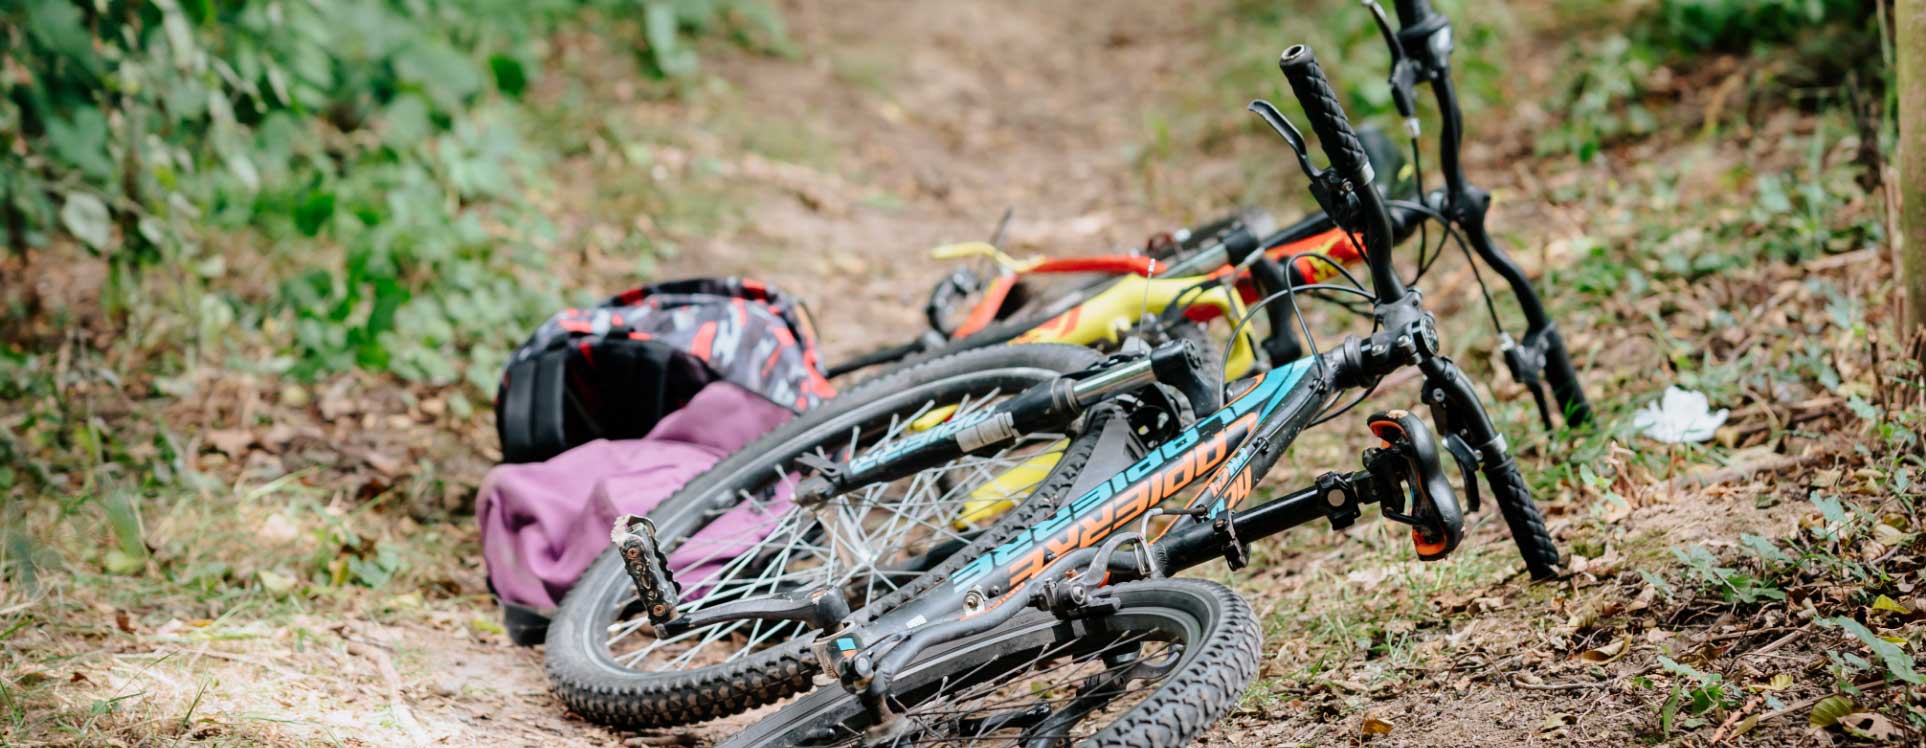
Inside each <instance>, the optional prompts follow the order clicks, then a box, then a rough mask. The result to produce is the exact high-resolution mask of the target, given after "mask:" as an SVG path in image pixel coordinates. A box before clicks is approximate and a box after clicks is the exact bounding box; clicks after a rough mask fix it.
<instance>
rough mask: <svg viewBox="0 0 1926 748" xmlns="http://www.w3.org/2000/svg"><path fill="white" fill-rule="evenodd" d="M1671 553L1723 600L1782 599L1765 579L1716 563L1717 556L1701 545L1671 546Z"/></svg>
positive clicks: (1779, 592)
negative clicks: (1681, 547)
mask: <svg viewBox="0 0 1926 748" xmlns="http://www.w3.org/2000/svg"><path fill="white" fill-rule="evenodd" d="M1672 555H1673V556H1674V557H1676V558H1677V559H1678V560H1679V562H1680V563H1682V564H1684V565H1685V567H1686V568H1687V569H1690V570H1691V571H1692V573H1693V575H1695V576H1697V577H1698V578H1699V581H1700V582H1703V583H1704V584H1705V585H1706V586H1707V587H1711V588H1714V589H1717V590H1718V591H1719V594H1720V595H1721V596H1723V597H1724V598H1725V600H1726V602H1732V603H1741V604H1745V605H1752V604H1756V603H1758V602H1759V601H1761V600H1784V599H1786V593H1785V592H1783V591H1781V590H1780V589H1779V588H1778V587H1775V586H1773V585H1772V584H1771V583H1769V582H1766V581H1765V580H1762V579H1759V578H1758V577H1755V576H1753V575H1751V574H1747V573H1744V572H1741V571H1738V570H1736V569H1733V568H1730V567H1726V566H1720V565H1719V560H1718V558H1716V557H1714V556H1713V555H1712V552H1711V551H1708V550H1706V549H1705V547H1704V546H1697V545H1695V546H1692V547H1690V548H1686V549H1679V548H1673V549H1672Z"/></svg>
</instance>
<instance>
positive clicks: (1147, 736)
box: [724, 579, 1261, 748]
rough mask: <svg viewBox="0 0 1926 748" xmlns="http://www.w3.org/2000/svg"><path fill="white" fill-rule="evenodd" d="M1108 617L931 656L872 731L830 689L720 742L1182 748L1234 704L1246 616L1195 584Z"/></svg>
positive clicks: (1043, 624)
mask: <svg viewBox="0 0 1926 748" xmlns="http://www.w3.org/2000/svg"><path fill="white" fill-rule="evenodd" d="M1104 592H1105V593H1107V594H1111V595H1115V596H1116V598H1117V600H1118V601H1119V603H1120V604H1121V605H1120V607H1119V608H1118V609H1117V611H1116V612H1114V613H1106V614H1104V615H1102V616H1093V617H1091V618H1088V619H1079V620H1072V621H1060V620H1057V619H1056V618H1055V617H1054V616H1050V615H1046V614H1043V613H1036V612H1026V613H1024V614H1022V615H1020V616H1019V617H1017V618H1015V619H1013V620H1012V622H1011V623H1009V624H1007V625H1005V626H1002V627H1000V628H998V629H996V630H993V631H990V632H987V633H984V634H981V635H978V636H974V637H969V638H966V639H963V640H959V641H956V642H951V643H949V644H946V645H943V646H941V647H937V648H933V649H932V650H930V651H929V652H928V653H925V654H924V655H923V656H922V657H921V658H919V659H918V660H917V661H916V662H914V663H912V664H910V665H909V666H908V667H906V668H904V669H903V671H902V672H901V673H899V674H898V675H897V676H896V679H895V681H894V687H893V688H892V694H891V696H892V699H891V701H892V703H891V706H892V709H893V710H894V711H895V712H896V714H897V715H898V716H897V717H896V718H895V719H894V721H892V722H890V723H888V724H886V725H878V724H876V723H875V722H874V721H873V720H872V719H871V718H870V716H869V713H868V712H867V711H866V710H864V709H863V707H862V705H861V703H860V702H859V701H858V700H857V698H856V697H855V696H852V695H850V694H848V693H846V692H844V691H842V690H841V689H837V688H825V689H822V690H820V691H818V692H817V693H815V694H813V695H811V696H809V697H807V698H805V699H803V700H802V701H798V702H796V703H794V704H791V705H789V706H787V707H785V708H783V709H782V710H781V711H778V712H776V713H775V714H772V715H770V716H768V717H766V718H764V719H763V720H761V721H760V722H758V723H756V725H755V726H754V727H752V728H750V730H749V731H748V732H746V733H743V734H742V735H739V736H737V737H736V738H735V739H733V740H731V741H729V742H727V743H725V744H724V745H725V746H727V747H728V748H749V747H750V746H757V747H761V746H859V745H881V746H912V745H915V746H922V745H941V746H993V745H994V746H1032V745H1051V746H1056V745H1065V746H1067V745H1076V746H1118V747H1123V746H1130V747H1132V748H1149V747H1151V746H1159V747H1161V746H1178V745H1186V744H1188V743H1190V741H1192V740H1193V739H1195V738H1196V737H1197V735H1198V733H1201V732H1203V731H1204V730H1205V729H1206V728H1208V727H1209V726H1210V725H1211V723H1213V722H1215V721H1216V720H1218V719H1219V718H1222V717H1223V716H1224V715H1225V714H1226V713H1228V712H1229V711H1230V709H1231V707H1232V706H1233V705H1235V704H1236V701H1237V697H1238V695H1239V694H1241V693H1243V690H1244V688H1245V687H1246V686H1248V685H1249V684H1250V681H1251V678H1252V676H1253V675H1254V674H1255V672H1256V670H1257V660H1258V657H1259V649H1260V645H1261V637H1260V636H1259V634H1258V627H1257V620H1256V617H1255V616H1254V615H1253V614H1252V613H1251V609H1250V606H1249V605H1248V604H1247V603H1245V602H1244V600H1243V599H1242V598H1239V597H1238V596H1237V595H1236V594H1235V593H1233V592H1231V591H1230V590H1229V589H1226V588H1225V587H1223V586H1222V585H1218V584H1215V583H1212V582H1205V581H1202V580H1193V579H1165V580H1154V581H1143V582H1130V583H1125V584H1120V585H1116V586H1114V587H1111V588H1108V589H1106V590H1105V591H1104Z"/></svg>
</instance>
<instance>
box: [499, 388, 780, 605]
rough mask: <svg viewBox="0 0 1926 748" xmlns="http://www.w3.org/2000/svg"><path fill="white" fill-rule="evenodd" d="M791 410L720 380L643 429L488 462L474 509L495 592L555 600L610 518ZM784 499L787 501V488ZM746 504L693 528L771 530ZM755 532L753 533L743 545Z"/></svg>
mask: <svg viewBox="0 0 1926 748" xmlns="http://www.w3.org/2000/svg"><path fill="white" fill-rule="evenodd" d="M792 417H794V414H793V413H791V412H790V411H789V409H787V408H784V407H782V406H780V405H776V404H775V403H772V402H770V401H768V400H767V399H764V398H763V397H761V396H759V395H756V394H754V393H751V392H749V391H748V390H745V389H743V388H741V387H739V386H737V385H735V384H732V383H730V382H727V381H716V382H712V383H710V384H709V385H708V386H707V387H704V388H703V389H702V391H701V392H699V393H697V394H696V396H695V398H694V399H691V400H690V401H689V404H688V405H687V406H685V407H683V408H682V409H681V410H677V411H676V412H674V413H671V414H669V415H668V416H667V417H665V418H663V419H662V421H661V422H660V423H658V424H656V427H655V429H654V430H652V431H650V432H649V434H648V436H646V437H643V438H641V439H625V440H620V441H609V440H606V439H598V440H596V441H592V442H588V443H586V444H583V445H581V446H578V447H575V448H574V449H570V450H568V451H567V452H563V453H562V454H560V455H557V456H555V457H553V458H551V459H549V460H548V461H546V462H536V463H524V464H515V465H499V466H496V467H495V468H493V469H491V470H489V471H488V475H487V476H486V477H484V478H483V479H482V486H481V491H480V496H479V498H478V499H477V505H476V509H475V514H476V517H477V518H478V519H479V520H480V522H481V531H482V559H483V560H484V561H485V562H487V564H488V580H489V582H490V583H492V584H493V586H494V588H495V594H496V595H499V596H500V597H501V599H502V600H503V601H505V602H510V603H516V604H518V605H525V606H529V607H533V608H543V609H546V608H553V607H555V605H556V604H557V603H558V602H559V601H560V600H561V599H562V595H563V594H564V593H566V592H567V591H568V588H569V587H570V586H573V585H574V584H575V580H576V579H577V578H579V577H580V576H581V575H582V572H583V571H586V570H587V569H588V567H589V564H590V563H592V562H594V560H595V557H596V555H597V554H600V553H601V552H602V549H604V548H606V547H608V544H609V527H610V526H612V525H613V524H614V523H615V518H616V517H617V516H620V515H622V514H646V513H648V511H649V510H650V509H654V508H655V505H657V504H660V503H662V500H663V499H666V498H668V497H669V495H670V494H672V493H675V491H676V489H678V488H681V487H682V485H683V484H684V483H687V482H689V480H690V479H692V478H694V477H696V476H697V475H700V474H702V472H703V471H705V470H708V469H709V468H710V466H712V465H714V464H716V463H717V462H719V461H720V460H721V459H722V458H723V457H725V456H727V455H728V454H729V453H731V452H734V451H736V450H738V449H741V448H742V447H744V446H745V445H747V444H748V443H749V442H751V441H753V440H754V439H755V438H756V437H758V436H761V435H763V434H766V433H768V432H769V431H770V430H772V429H774V428H775V427H777V426H780V425H782V424H783V423H784V422H786V421H788V420H789V419H790V418H792ZM780 500H782V501H785V502H786V501H787V496H786V495H785V496H782V497H780ZM745 508H747V509H750V510H751V511H749V512H744V511H743V509H744V508H738V509H737V510H735V511H731V512H729V513H728V514H726V515H724V516H723V517H722V518H721V519H720V520H718V521H717V522H714V523H711V524H710V526H709V527H708V528H705V529H704V530H703V531H702V532H701V533H699V534H698V536H697V537H698V538H700V537H702V536H705V535H707V536H711V537H715V536H718V535H721V534H722V533H724V532H725V531H727V532H734V533H745V534H744V535H743V536H742V537H745V538H749V537H750V536H749V535H747V534H746V533H750V532H753V531H755V530H756V528H757V527H758V526H761V527H762V528H763V529H762V532H763V533H764V534H767V532H768V526H769V525H770V524H771V523H772V522H773V519H770V518H768V517H760V516H758V515H757V514H756V513H755V512H754V511H753V509H754V508H753V507H745ZM738 514H741V515H742V516H740V517H738V516H737V515H738ZM719 526H721V527H719ZM759 539H760V536H755V537H753V538H751V539H748V540H747V542H746V543H744V544H743V547H744V548H746V547H748V546H749V545H753V544H754V543H755V541H756V540H759ZM692 540H693V539H692ZM690 545H696V544H694V543H691V544H690ZM703 545H704V547H707V548H710V549H714V548H715V546H714V545H711V544H703ZM737 552H740V549H738V551H737ZM678 555H680V554H678ZM704 555H714V556H715V558H713V559H711V560H709V561H708V562H707V563H708V564H720V563H721V562H722V561H726V560H727V559H726V557H723V556H721V555H720V554H714V553H704ZM697 560H699V559H689V558H684V559H682V561H683V563H693V562H694V561H697ZM670 567H671V568H677V563H676V561H675V560H674V559H672V560H671V562H670ZM697 573H701V572H700V571H698V572H697Z"/></svg>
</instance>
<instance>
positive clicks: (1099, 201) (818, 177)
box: [648, 0, 1207, 357]
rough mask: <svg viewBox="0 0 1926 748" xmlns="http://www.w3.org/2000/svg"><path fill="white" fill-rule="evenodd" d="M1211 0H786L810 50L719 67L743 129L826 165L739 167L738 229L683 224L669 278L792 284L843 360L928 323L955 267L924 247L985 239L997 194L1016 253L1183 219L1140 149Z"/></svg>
mask: <svg viewBox="0 0 1926 748" xmlns="http://www.w3.org/2000/svg"><path fill="white" fill-rule="evenodd" d="M1203 5H1207V4H1206V3H1198V2H1174V3H1173V2H1138V1H1131V2H1115V3H1098V4H1088V3H1071V2H987V3H938V2H915V3H903V2H889V1H887V0H875V1H872V0H863V1H860V2H847V3H787V4H785V6H784V9H785V12H786V14H787V16H786V17H787V18H788V19H789V22H790V25H791V28H792V31H793V34H794V35H795V37H796V39H797V40H798V42H799V43H800V44H801V46H802V47H803V48H804V49H805V50H807V51H806V52H805V53H804V56H803V58H802V59H799V60H783V59H772V58H766V57H747V56H734V57H731V58H730V59H727V60H724V61H719V64H718V66H717V67H718V68H720V69H719V70H718V71H717V73H716V74H717V75H719V76H720V77H722V78H723V79H725V80H727V81H729V82H730V83H731V84H733V85H734V86H738V87H740V90H739V92H738V93H737V95H736V96H734V97H732V101H733V102H735V103H737V104H739V105H741V106H742V108H743V109H744V111H742V112H739V113H733V114H731V115H728V119H730V120H732V122H733V126H734V127H737V128H750V129H755V130H762V129H773V130H797V131H801V132H804V133H808V134H809V135H808V137H809V138H811V139H812V140H814V141H816V142H817V143H818V144H819V145H818V146H817V151H816V152H815V153H813V154H811V155H812V156H813V157H814V158H812V159H811V160H814V161H816V162H817V163H815V164H813V165H809V166H802V165H797V164H792V163H779V162H772V161H769V160H767V159H761V158H754V157H752V159H751V160H749V161H747V162H745V163H743V164H741V166H740V169H741V171H742V172H745V173H748V174H751V175H753V176H754V177H756V181H758V182H760V183H761V185H762V186H763V187H765V188H766V189H765V190H764V191H763V194H762V195H761V199H759V200H756V201H755V202H754V203H753V204H752V205H751V206H750V207H749V208H748V209H747V211H746V214H745V221H744V225H743V227H742V230H740V231H739V232H737V233H735V234H734V235H732V236H727V237H720V238H707V237H692V238H691V240H690V241H689V242H688V243H687V245H686V246H685V249H684V250H683V251H682V252H681V253H680V254H679V255H678V256H677V257H676V258H675V259H673V260H671V261H669V262H668V263H666V264H665V267H664V273H665V274H667V275H671V276H673V275H683V274H713V273H743V274H750V275H754V276H757V277H761V278H765V279H768V280H770V281H773V282H775V283H776V284H778V285H781V286H784V287H787V288H792V289H795V290H796V291H797V292H798V293H800V294H802V295H803V296H805V297H806V299H807V301H808V303H809V304H810V306H811V308H812V310H813V311H814V312H815V313H816V315H817V317H818V319H819V321H820V322H821V327H822V328H823V330H824V331H825V332H824V335H823V338H824V341H825V345H826V346H827V347H828V349H829V352H830V353H831V354H832V357H834V356H836V355H841V354H848V353H853V352H857V351H861V350H863V349H866V348H870V347H875V346H878V345H881V344H885V343H894V342H900V341H902V340H905V339H907V338H908V337H909V336H912V335H914V334H916V333H917V332H918V331H920V330H921V329H922V327H923V323H922V321H921V317H920V316H919V310H920V309H921V306H922V302H923V300H924V297H925V295H926V294H927V293H928V289H929V286H930V283H932V282H933V281H934V280H935V279H936V278H938V277H940V276H941V275H942V274H943V273H944V272H945V271H946V269H945V268H944V267H943V266H942V265H941V264H939V263H935V262H932V261H930V260H929V259H928V255H927V250H928V249H929V248H930V247H933V246H936V245H938V244H943V243H948V242H956V241H965V240H978V239H984V238H987V236H988V235H989V233H990V231H991V229H992V227H993V225H994V224H995V222H996V220H997V217H998V216H999V215H1000V214H1001V213H1002V212H1003V210H1004V208H1005V207H1012V208H1014V209H1015V220H1014V221H1013V223H1012V225H1011V228H1010V232H1009V236H1008V238H1009V245H1010V246H1011V247H1012V248H1013V249H1014V250H1031V251H1036V250H1040V249H1043V248H1050V249H1052V250H1053V251H1059V252H1061V251H1094V250H1100V249H1105V248H1111V247H1121V246H1135V245H1137V244H1140V243H1141V241H1142V240H1143V238H1144V237H1145V236H1147V235H1148V234H1149V233H1150V232H1151V231H1153V230H1156V229H1160V228H1168V227H1169V225H1168V224H1167V223H1166V221H1169V220H1172V218H1171V217H1168V216H1165V217H1159V216H1154V215H1151V214H1150V213H1149V211H1148V210H1147V209H1146V208H1144V206H1143V205H1142V200H1141V199H1140V198H1139V197H1138V196H1139V195H1140V194H1141V190H1140V189H1138V188H1137V186H1136V185H1135V184H1133V179H1134V171H1133V168H1132V163H1131V156H1130V149H1131V147H1132V146H1133V145H1135V144H1136V143H1138V142H1139V141H1140V140H1141V139H1142V137H1143V133H1142V127H1141V122H1142V119H1143V116H1144V112H1145V111H1146V109H1147V108H1148V107H1151V106H1154V103H1153V102H1155V101H1156V100H1157V99H1158V96H1159V95H1160V94H1166V93H1168V91H1169V89H1170V87H1172V86H1176V85H1179V84H1180V83H1181V80H1180V79H1179V77H1178V75H1177V72H1178V71H1180V70H1182V69H1183V68H1184V67H1185V65H1186V64H1188V63H1190V62H1192V58H1191V55H1194V54H1196V53H1197V52H1198V51H1199V50H1197V49H1195V48H1193V47H1191V46H1189V45H1187V44H1183V43H1182V42H1183V41H1184V40H1185V39H1188V38H1196V37H1197V36H1198V35H1200V34H1201V33H1202V30H1201V29H1197V28H1195V27H1194V22H1193V21H1192V20H1191V19H1193V18H1198V17H1206V16H1207V14H1202V13H1197V12H1195V11H1196V10H1197V9H1198V8H1199V7H1200V6H1203ZM648 116H660V113H659V112H652V113H650V115H648ZM672 116H685V115H672Z"/></svg>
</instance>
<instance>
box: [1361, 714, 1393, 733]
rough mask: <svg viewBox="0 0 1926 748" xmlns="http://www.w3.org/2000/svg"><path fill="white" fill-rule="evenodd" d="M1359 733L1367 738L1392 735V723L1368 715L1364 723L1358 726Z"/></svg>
mask: <svg viewBox="0 0 1926 748" xmlns="http://www.w3.org/2000/svg"><path fill="white" fill-rule="evenodd" d="M1358 733H1359V734H1361V735H1364V736H1366V737H1371V736H1374V735H1390V734H1391V723H1390V722H1386V721H1384V720H1382V719H1378V718H1377V717H1373V716H1370V715H1368V714H1367V715H1365V717H1364V721H1363V722H1361V723H1359V724H1358Z"/></svg>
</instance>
